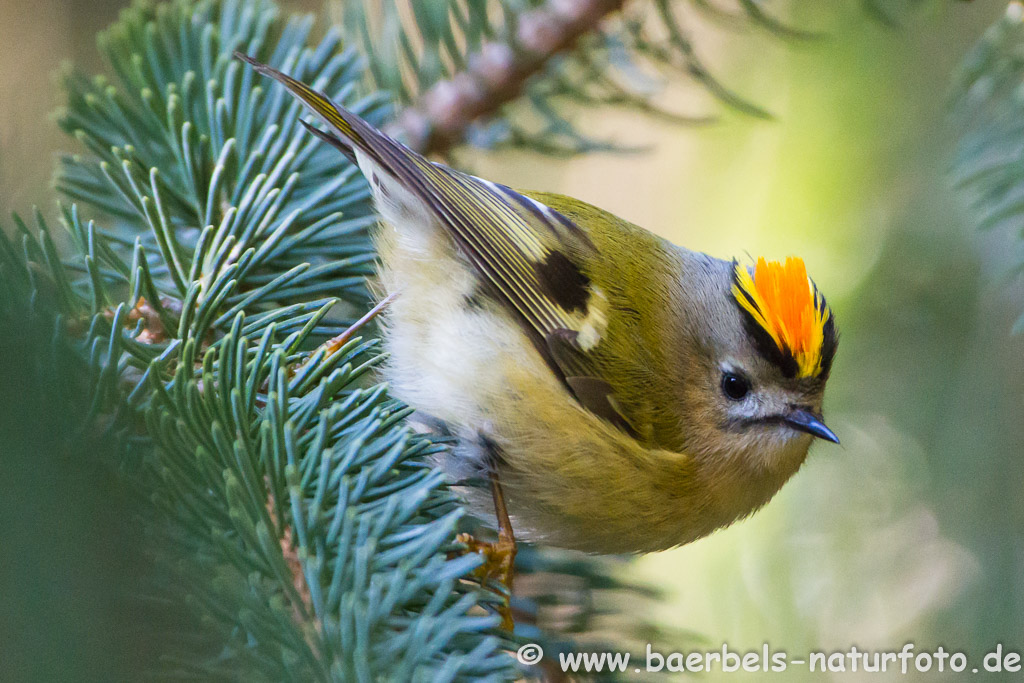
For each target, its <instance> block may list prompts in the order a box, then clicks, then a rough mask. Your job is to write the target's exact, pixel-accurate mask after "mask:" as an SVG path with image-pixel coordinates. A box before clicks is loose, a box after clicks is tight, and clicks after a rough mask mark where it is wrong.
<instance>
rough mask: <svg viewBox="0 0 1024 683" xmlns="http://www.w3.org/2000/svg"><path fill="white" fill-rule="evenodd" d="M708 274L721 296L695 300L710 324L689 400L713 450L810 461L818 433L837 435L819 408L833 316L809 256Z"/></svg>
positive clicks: (702, 336) (701, 337) (700, 339)
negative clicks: (810, 448)
mask: <svg viewBox="0 0 1024 683" xmlns="http://www.w3.org/2000/svg"><path fill="white" fill-rule="evenodd" d="M708 276H709V277H710V278H711V280H712V281H713V282H714V286H712V287H711V289H712V291H714V292H715V296H712V297H702V300H701V301H699V302H691V305H694V303H696V306H697V308H698V310H699V309H703V310H699V313H698V316H699V317H700V318H703V320H704V324H702V325H701V331H700V332H699V333H697V335H696V337H697V339H696V340H695V341H696V342H697V343H696V344H694V346H695V347H696V351H695V354H694V355H695V358H692V359H691V361H696V362H695V363H694V366H695V367H696V368H697V373H696V374H695V375H694V374H691V375H690V377H689V378H688V384H690V387H689V388H688V390H687V391H686V397H685V399H684V400H685V401H686V403H688V404H689V410H688V411H687V412H690V413H691V414H694V415H696V416H699V417H698V420H699V422H700V427H701V429H700V430H699V431H701V432H703V433H702V434H701V435H700V436H699V437H698V439H699V440H700V442H701V443H703V444H710V448H709V449H708V450H709V451H711V452H709V453H708V454H709V455H713V454H717V455H721V454H722V453H744V454H747V457H751V458H754V460H755V464H757V463H762V464H765V465H768V466H771V465H772V462H771V459H772V458H780V457H783V458H787V459H788V460H794V459H796V460H799V461H802V460H803V457H804V455H805V454H806V451H807V447H808V446H809V445H810V442H811V437H817V438H820V439H824V440H826V441H831V442H833V443H838V442H839V439H838V438H837V437H836V435H835V434H834V433H833V432H832V431H831V430H830V429H829V428H828V427H826V426H825V423H824V422H823V419H822V414H821V406H822V398H823V394H824V390H825V383H826V381H827V379H828V376H829V371H830V370H831V367H832V360H833V358H834V356H835V352H836V346H837V342H838V337H837V332H836V325H835V319H834V316H833V313H832V311H831V309H830V308H829V307H828V305H827V304H826V303H825V299H824V297H823V296H822V295H821V293H820V292H818V289H817V287H816V286H815V285H814V282H813V281H811V279H810V278H809V277H808V276H807V271H806V269H805V267H804V263H803V261H802V260H801V259H799V258H793V257H790V258H787V259H786V260H785V261H784V262H778V261H767V260H765V259H764V258H760V259H758V260H757V263H756V264H755V265H754V266H753V267H748V266H745V265H741V264H738V263H736V262H735V261H734V262H732V264H727V263H723V262H718V267H716V268H713V269H712V272H709V273H708ZM695 312H696V311H695ZM694 331H695V330H694V328H691V330H690V332H691V334H693V333H694ZM797 464H798V463H797Z"/></svg>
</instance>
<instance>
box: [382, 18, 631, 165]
mask: <svg viewBox="0 0 1024 683" xmlns="http://www.w3.org/2000/svg"><path fill="white" fill-rule="evenodd" d="M623 4H624V0H548V2H547V3H545V4H544V5H543V6H541V7H538V8H536V9H533V10H530V11H528V12H525V13H523V14H522V15H521V16H519V17H518V21H517V26H516V29H515V35H514V36H512V37H511V39H510V40H508V41H499V40H491V41H488V42H487V43H485V44H484V45H482V46H481V47H480V49H479V50H478V51H476V52H474V53H473V54H470V55H469V57H468V59H467V67H466V69H465V70H464V71H462V72H461V73H459V74H457V75H456V76H455V77H453V78H451V79H447V80H442V81H440V82H438V83H435V84H434V85H433V86H431V87H430V89H428V90H427V91H426V92H424V93H423V95H422V96H421V97H420V98H419V100H418V101H417V102H416V103H414V104H413V105H412V106H410V107H407V108H406V109H405V110H404V111H402V113H401V115H400V116H399V118H398V121H397V124H396V131H395V132H396V133H397V134H398V135H399V136H400V137H401V138H402V139H403V140H404V141H405V142H406V144H408V145H409V146H410V147H412V148H413V149H415V150H417V151H419V152H421V153H423V154H444V153H445V152H446V151H448V149H449V148H451V147H452V146H453V145H456V144H458V143H460V142H462V141H463V140H464V139H465V137H466V131H467V129H468V128H469V126H470V125H471V124H472V123H474V122H475V121H477V120H479V119H481V118H485V117H487V116H489V115H491V114H494V113H496V112H497V111H499V110H500V109H501V107H502V106H504V105H505V104H507V103H508V102H511V101H512V100H514V99H516V98H517V97H519V95H520V94H521V93H522V90H523V87H524V85H525V83H526V81H527V80H528V79H529V78H530V77H532V76H534V75H535V74H537V73H539V72H540V71H541V70H543V69H544V67H545V66H546V65H547V63H548V62H549V61H550V60H551V59H552V58H554V57H555V56H556V55H558V54H559V53H561V52H564V51H566V50H568V49H570V48H572V47H573V46H574V45H575V44H576V42H577V41H578V40H579V38H580V37H581V36H584V35H587V34H590V33H593V32H595V31H597V30H598V26H599V24H600V23H601V22H602V21H603V20H604V19H605V18H606V17H607V16H608V15H610V14H612V13H613V12H617V11H619V10H621V9H622V6H623Z"/></svg>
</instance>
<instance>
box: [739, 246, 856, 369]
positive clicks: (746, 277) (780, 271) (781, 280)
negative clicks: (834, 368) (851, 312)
mask: <svg viewBox="0 0 1024 683" xmlns="http://www.w3.org/2000/svg"><path fill="white" fill-rule="evenodd" d="M732 294H733V297H734V298H735V299H736V303H737V304H739V307H740V309H741V310H742V311H743V312H745V313H746V315H747V317H748V322H749V323H752V325H748V329H749V330H750V331H751V332H752V333H754V337H755V341H757V342H758V349H759V350H760V351H761V352H762V354H764V355H765V356H767V357H768V358H769V360H771V361H772V362H775V363H776V364H777V365H779V366H780V367H781V368H782V370H783V373H784V374H786V375H787V376H791V377H800V378H803V377H814V376H817V375H819V374H822V372H823V371H826V372H827V371H828V369H829V367H830V366H831V363H832V356H833V355H834V353H835V347H836V335H835V326H834V323H833V320H832V312H831V311H830V310H829V308H828V306H827V305H826V304H825V299H824V297H822V296H821V294H819V293H818V290H817V288H816V287H815V286H814V283H813V282H811V279H810V278H809V277H808V276H807V269H806V268H805V267H804V262H803V259H800V258H796V257H794V256H790V257H787V258H786V261H785V263H780V262H779V261H767V260H765V259H764V258H763V257H762V258H759V259H757V264H756V265H755V267H754V274H753V276H751V274H750V271H749V270H748V269H747V268H746V267H745V266H741V265H739V264H736V267H735V272H734V273H733V286H732ZM769 342H770V343H769Z"/></svg>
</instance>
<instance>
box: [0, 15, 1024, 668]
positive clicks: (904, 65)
mask: <svg viewBox="0 0 1024 683" xmlns="http://www.w3.org/2000/svg"><path fill="white" fill-rule="evenodd" d="M283 4H284V5H285V7H288V8H298V9H305V10H311V11H319V10H321V9H322V8H323V5H321V4H320V3H319V2H317V1H315V0H308V1H305V2H300V3H283ZM121 5H122V2H121V0H116V1H112V0H88V1H86V0H63V1H62V0H4V2H3V4H2V5H0V45H3V46H4V49H3V50H2V51H0V207H2V209H3V210H4V212H5V213H9V212H10V211H12V210H17V211H19V212H26V211H27V210H29V209H30V208H31V206H32V205H33V204H39V205H41V207H42V208H43V209H44V211H45V212H47V213H48V214H52V213H53V206H54V194H53V192H52V191H51V189H50V186H49V178H50V174H51V171H52V168H53V163H54V161H55V155H56V153H57V151H58V150H62V149H73V145H72V143H71V141H69V140H67V139H64V138H63V137H62V136H61V134H60V133H59V132H58V131H57V128H56V125H55V124H54V123H52V121H51V120H49V119H48V118H47V114H48V112H49V111H50V110H51V109H52V108H53V107H55V106H56V105H58V104H59V103H60V102H59V95H58V94H57V90H56V88H55V87H54V85H53V82H52V80H51V78H50V74H51V73H52V72H53V70H54V69H55V68H56V67H57V66H58V64H59V63H60V61H61V60H63V59H73V60H75V61H76V62H78V63H79V64H82V65H83V66H85V67H86V68H87V70H91V71H95V70H97V69H98V68H99V66H100V65H99V60H98V58H97V56H96V54H95V51H94V49H93V44H94V37H95V33H96V31H97V30H99V29H101V28H103V27H104V26H106V25H107V24H108V23H109V22H110V21H111V20H112V19H113V18H114V17H115V16H116V13H117V11H118V10H119V8H120V7H121ZM788 7H789V9H790V11H789V12H788V16H790V17H792V19H793V21H794V22H795V23H797V24H799V25H801V26H809V27H814V28H819V29H822V30H823V31H824V32H826V33H827V37H825V38H823V39H821V40H816V41H811V42H798V43H783V42H781V41H779V40H777V39H774V38H771V37H767V36H764V35H760V34H758V33H757V32H750V31H746V32H732V31H729V30H722V29H719V28H714V29H712V28H708V30H707V31H706V35H705V33H704V32H703V31H702V32H701V33H700V34H699V35H698V36H697V38H698V43H700V45H701V49H702V51H703V53H704V54H705V55H706V56H707V61H709V62H710V63H712V64H713V65H714V66H715V68H716V73H717V74H718V75H719V76H720V77H721V78H722V79H723V80H724V81H726V82H727V83H728V84H729V85H730V86H732V87H734V88H735V89H736V90H739V91H740V92H742V93H744V94H745V95H747V96H748V97H750V98H751V99H752V100H753V101H755V102H757V103H759V104H761V105H764V106H765V107H767V108H768V109H769V110H771V111H772V112H773V113H774V114H775V115H776V120H774V121H770V122H765V121H758V120H753V119H750V118H747V117H744V116H741V115H737V114H729V113H726V114H725V115H724V116H723V118H722V120H721V122H719V123H718V124H715V125H712V126H707V127H700V128H688V127H679V126H675V125H671V124H667V123H661V122H657V121H654V120H652V119H650V118H648V117H645V116H643V115H641V114H638V113H635V112H630V111H611V112H609V111H598V112H584V111H579V112H574V113H573V115H574V116H575V117H577V118H578V119H579V121H580V122H581V124H582V127H583V128H584V129H585V130H587V131H589V132H592V133H595V134H599V135H606V136H610V137H613V138H614V139H616V140H617V141H619V142H621V143H629V144H639V145H647V146H649V149H648V150H647V151H644V152H641V153H637V154H631V155H615V154H594V155H590V156H587V157H583V158H575V159H565V160H562V159H557V160H552V159H543V158H539V157H537V156H535V155H533V154H529V153H525V152H499V153H487V152H476V151H474V152H469V153H462V154H460V156H459V158H460V160H461V161H462V162H463V163H466V164H468V165H469V166H470V167H471V168H472V170H473V171H474V172H476V173H477V174H479V175H483V176H486V177H489V178H492V179H494V180H498V181H502V182H505V183H507V184H510V185H512V186H517V187H528V188H536V189H546V190H552V191H558V192H564V193H567V194H571V195H575V196H577V197H580V198H581V199H584V200H588V201H591V202H593V203H595V204H598V205H600V206H602V207H603V208H606V209H609V210H611V211H613V212H615V213H617V214H619V215H621V216H623V217H625V218H627V219H630V220H632V221H634V222H636V223H638V224H640V225H643V226H645V227H647V228H649V229H651V230H653V231H655V232H658V233H660V234H662V235H664V236H666V237H669V238H671V239H673V240H674V241H677V242H679V243H681V244H684V245H686V246H688V247H691V248H695V249H700V250H704V251H708V252H710V253H712V254H714V255H716V256H721V257H731V256H739V257H743V256H744V255H745V254H748V253H749V254H752V255H755V256H756V255H761V254H763V255H765V256H768V257H774V258H779V257H783V256H785V255H787V254H799V255H802V256H803V257H804V258H805V260H806V261H807V265H808V269H809V272H810V273H811V274H812V276H813V277H814V278H815V280H816V281H817V283H818V285H819V286H820V288H821V289H822V290H823V291H824V292H825V294H826V295H827V296H828V297H829V301H830V303H831V304H832V306H833V308H834V309H835V311H836V315H837V319H838V322H839V327H840V330H841V334H842V341H841V344H840V351H839V354H838V357H837V361H836V365H835V370H834V374H833V378H832V380H831V382H830V387H829V393H828V396H827V401H826V411H827V414H828V418H829V424H830V425H831V426H832V427H833V429H834V430H835V431H836V433H837V434H839V436H840V437H841V439H842V442H843V445H842V446H841V447H833V446H829V445H827V444H819V445H817V446H815V447H814V449H813V450H812V455H811V457H810V459H809V460H808V463H807V465H806V466H805V467H804V469H803V470H802V471H801V472H800V473H799V474H798V476H797V477H796V478H795V479H794V480H793V482H792V483H790V484H788V485H787V486H786V487H785V488H784V490H783V491H782V493H781V494H780V495H779V496H778V497H777V498H776V499H775V500H774V501H773V502H772V503H771V504H770V505H769V506H768V507H767V508H766V509H765V510H763V511H762V512H760V513H758V514H757V515H756V516H754V517H753V518H751V519H749V520H747V521H744V522H742V523H740V524H737V525H735V526H734V527H732V528H730V529H728V530H726V531H724V532H719V533H717V534H715V535H714V536H712V537H711V538H708V539H705V540H702V541H700V542H698V543H695V544H693V545H691V546H688V547H685V548H682V549H679V550H676V551H672V552H666V553H660V554H657V555H651V556H647V557H644V558H641V559H640V560H639V561H638V562H636V563H635V564H634V565H632V566H631V568H630V570H629V571H631V572H633V573H634V574H635V575H637V576H639V577H642V578H643V579H645V580H647V581H650V582H652V583H654V584H657V585H660V586H663V587H665V588H666V589H667V590H668V593H669V596H670V600H668V601H666V602H665V603H664V604H663V605H662V606H661V608H660V613H659V614H658V615H657V617H658V618H659V619H660V620H662V621H664V622H665V623H667V624H672V625H674V626H680V627H684V628H686V629H691V630H693V631H696V632H698V633H700V634H702V635H703V637H704V638H705V639H706V641H707V644H708V646H709V647H710V648H712V649H714V648H717V647H720V646H721V644H722V643H723V642H725V643H728V644H729V646H730V648H731V649H733V650H734V651H737V650H744V649H750V648H752V649H759V648H760V646H761V644H762V643H764V642H768V643H770V644H771V646H772V647H773V648H774V649H776V650H780V649H781V650H786V651H788V652H789V653H790V654H791V656H792V657H797V656H798V655H799V654H801V653H803V652H806V651H809V650H817V649H820V650H832V649H843V650H847V649H849V647H850V646H851V645H854V644H855V645H857V646H858V647H861V648H869V649H878V650H899V649H900V648H901V647H902V646H903V644H904V643H906V642H913V643H915V645H916V648H917V651H919V652H920V651H931V650H934V649H935V647H936V646H938V645H942V646H944V647H945V648H946V649H947V650H954V651H955V650H959V651H964V652H966V653H968V654H969V655H970V656H971V657H972V660H971V662H972V665H973V664H976V663H978V662H980V660H981V657H982V656H983V655H984V654H985V653H986V652H987V651H989V650H990V649H992V648H994V646H995V645H996V644H997V643H1003V644H1004V647H1006V648H1010V649H1014V650H1017V651H1024V495H1022V492H1024V457H1022V456H1024V419H1022V417H1024V412H1022V408H1024V400H1022V390H1024V362H1022V358H1024V353H1022V352H1024V339H1021V338H1020V337H1013V336H1011V335H1010V328H1011V326H1012V324H1013V322H1014V320H1015V318H1016V317H1017V316H1018V315H1019V314H1020V312H1021V310H1022V309H1024V288H1022V286H1021V283H1020V281H1019V280H1016V279H1014V278H1012V277H1008V273H1009V271H1010V269H1011V268H1012V267H1013V266H1014V264H1019V263H1021V262H1024V254H1022V249H1021V244H1020V242H1019V241H1018V239H1017V237H1016V236H1014V235H1010V234H1006V233H985V234H981V233H977V232H976V231H975V230H973V229H972V228H971V227H970V223H969V221H968V220H966V218H965V215H964V212H963V210H962V207H961V204H960V202H959V201H958V198H957V197H956V195H954V194H953V193H952V192H951V191H950V190H949V187H948V182H947V180H946V171H947V166H948V158H949V152H950V148H951V146H952V142H953V140H952V137H953V132H952V131H951V130H950V129H949V128H948V127H947V126H946V125H945V124H944V114H945V111H946V92H947V88H948V85H949V82H950V75H951V73H952V71H953V69H954V68H955V66H956V65H957V63H958V62H959V61H960V59H961V58H962V57H963V55H964V53H965V52H966V50H967V49H968V48H969V46H970V45H971V44H972V43H973V42H974V41H975V40H976V39H977V38H978V37H979V36H980V35H981V33H982V31H983V30H984V28H985V27H986V26H988V25H989V24H990V23H991V22H992V21H993V20H994V19H995V18H996V17H997V16H999V14H1000V13H1001V12H1002V10H1003V8H1004V7H1005V4H1004V3H1002V2H997V1H993V2H980V1H976V2H973V3H970V4H966V3H938V2H932V3H922V4H921V5H920V6H919V7H918V8H917V9H916V10H915V11H914V12H912V13H910V14H908V15H906V16H905V19H904V21H903V26H902V27H901V28H899V29H896V30H894V29H891V28H887V27H885V26H883V25H881V24H879V23H878V22H876V21H873V20H872V19H871V18H870V17H869V16H867V15H866V14H865V13H864V12H863V11H862V10H861V8H860V7H859V4H858V3H854V2H828V3H824V2H821V3H809V2H797V1H796V0H794V1H793V2H791V3H789V5H788ZM666 100H667V101H668V103H669V104H671V105H672V106H676V107H678V108H682V109H686V110H688V111H703V110H706V109H707V108H708V107H709V106H710V105H709V102H708V99H707V96H706V95H705V94H703V93H701V92H699V91H697V90H695V89H694V88H693V87H692V86H688V85H687V84H686V83H684V82H679V83H672V84H670V87H669V90H668V92H667V93H666ZM5 222H6V221H5ZM25 352H26V348H24V347H23V348H18V347H16V346H11V347H5V348H3V349H0V353H2V355H3V362H2V363H0V366H2V368H0V370H2V372H3V374H0V392H2V393H3V394H4V397H5V399H4V401H2V402H0V406H2V410H3V411H4V416H3V419H2V420H0V427H2V429H3V430H4V433H3V434H2V435H0V436H3V437H4V438H3V441H2V442H0V525H2V528H3V529H4V532H3V542H2V543H3V548H2V551H0V553H2V555H0V562H2V564H3V567H2V569H0V581H2V583H0V596H3V597H2V598H0V600H2V601H3V603H4V606H3V608H2V611H0V633H2V634H4V638H3V641H4V642H3V643H2V644H0V680H5V681H6V680H30V679H31V680H67V679H69V678H75V679H78V680H117V679H124V678H133V677H134V676H135V675H136V674H137V673H138V672H139V671H140V670H144V669H145V668H146V666H147V664H148V662H149V661H150V659H151V658H152V657H155V656H157V655H156V653H157V652H158V651H159V647H158V644H159V638H160V636H159V635H156V634H153V633H150V631H149V627H148V626H145V627H143V625H144V624H149V623H150V622H151V618H152V615H149V616H147V615H146V614H144V613H139V612H137V611H132V610H131V609H127V608H125V607H124V606H123V604H122V603H121V602H120V601H119V600H120V598H119V597H118V596H119V595H120V592H121V589H123V588H124V586H125V585H130V584H131V577H132V576H134V574H135V572H134V570H133V568H134V567H136V566H137V565H140V564H144V563H145V558H142V557H138V556H137V552H136V551H133V550H132V549H131V548H132V545H133V536H132V535H131V534H132V532H131V531H130V529H129V531H125V530H124V529H123V528H122V527H123V525H121V524H119V523H118V522H119V521H121V520H122V519H127V520H130V519H131V517H132V514H133V512H132V508H131V506H130V504H128V503H126V502H125V501H124V500H123V495H122V494H121V493H120V492H118V491H116V487H115V486H114V485H113V484H112V483H111V482H110V481H109V479H108V477H107V474H104V473H100V474H97V473H96V472H95V468H93V467H91V466H89V465H87V464H83V462H82V460H81V459H80V458H88V453H87V451H88V450H89V449H90V448H92V447H93V446H91V445H90V446H86V445H83V447H82V449H81V450H82V452H81V453H78V454H66V453H65V454H60V457H57V458H50V457H48V456H49V455H50V454H49V453H48V452H47V444H48V443H49V440H48V438H47V437H48V435H52V432H53V430H56V429H59V425H56V426H55V425H54V424H53V420H52V419H50V418H49V417H48V416H47V415H46V407H45V406H43V405H34V404H33V403H32V401H30V400H24V396H26V395H27V394H26V393H24V392H25V387H22V386H20V385H19V384H18V376H17V372H16V371H17V369H18V362H17V359H18V354H20V353H25ZM58 422H59V420H58ZM33 434H38V437H39V438H38V440H33V438H32V436H33ZM19 439H20V441H19ZM128 526H129V527H130V525H128ZM132 590H134V587H132ZM137 627H138V628H137ZM762 675H763V674H748V675H747V676H748V677H757V678H760V677H761V676H762ZM1019 675H1020V674H1018V676H1019ZM735 676H740V677H741V678H742V677H743V676H744V675H743V674H721V673H719V674H714V675H707V676H705V677H704V678H705V680H719V679H721V680H726V679H730V678H732V677H735ZM785 676H786V677H787V679H792V680H820V679H821V677H820V676H819V675H814V674H809V673H807V672H806V670H803V671H801V669H800V668H799V667H797V668H794V669H791V670H790V671H789V672H787V674H785ZM842 678H843V680H860V679H861V678H863V679H865V680H867V679H870V680H887V679H891V678H904V679H908V680H914V679H917V678H927V679H928V680H936V679H942V678H945V679H948V680H959V678H958V677H957V675H956V674H947V675H946V676H945V677H943V676H940V675H938V674H935V673H934V672H933V673H931V674H927V675H914V674H911V675H909V676H906V677H903V676H900V675H899V674H890V675H887V676H883V675H881V674H863V673H858V674H845V675H843V676H842ZM985 678H986V679H988V680H998V679H999V678H1000V676H999V675H996V674H987V675H986V676H985Z"/></svg>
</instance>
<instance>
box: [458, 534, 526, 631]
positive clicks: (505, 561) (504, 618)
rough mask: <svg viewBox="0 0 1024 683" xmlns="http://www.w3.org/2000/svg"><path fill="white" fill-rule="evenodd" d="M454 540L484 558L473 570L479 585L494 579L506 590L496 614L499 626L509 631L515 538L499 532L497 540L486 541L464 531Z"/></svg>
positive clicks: (511, 621) (510, 628)
mask: <svg viewBox="0 0 1024 683" xmlns="http://www.w3.org/2000/svg"><path fill="white" fill-rule="evenodd" d="M455 540H456V541H457V542H459V543H463V544H465V546H466V551H465V552H467V553H478V554H479V555H481V556H482V557H483V558H484V563H483V564H482V565H480V566H479V567H477V568H476V569H475V570H474V571H473V575H474V576H475V577H476V578H478V579H480V585H482V586H484V587H485V588H486V587H487V583H488V582H489V581H490V580H491V579H494V580H495V581H497V582H498V583H499V584H500V585H501V586H502V587H503V588H505V590H506V591H507V593H508V594H507V596H506V597H505V603H504V604H502V605H499V606H498V614H500V615H501V627H502V628H503V629H505V630H507V631H511V630H512V629H513V628H514V627H515V622H514V621H513V620H512V609H511V607H510V605H509V600H510V599H511V597H512V578H513V576H514V572H515V567H514V564H515V559H516V542H515V539H514V538H512V537H511V536H509V535H506V534H499V535H498V540H497V542H495V543H488V542H487V541H481V540H479V539H477V538H476V537H474V536H473V535H472V534H465V533H464V534H459V535H458V536H456V537H455ZM495 592H498V591H495ZM502 592H504V591H502Z"/></svg>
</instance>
